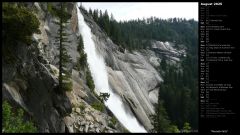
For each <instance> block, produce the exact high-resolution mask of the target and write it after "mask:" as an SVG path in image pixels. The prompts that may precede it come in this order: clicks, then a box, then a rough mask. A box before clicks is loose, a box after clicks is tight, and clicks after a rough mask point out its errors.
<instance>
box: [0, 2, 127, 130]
mask: <svg viewBox="0 0 240 135" xmlns="http://www.w3.org/2000/svg"><path fill="white" fill-rule="evenodd" d="M51 4H53V6H57V5H58V3H51ZM25 5H26V6H27V7H28V8H32V9H34V14H36V16H37V18H38V19H39V21H40V30H41V34H34V35H33V37H32V39H33V40H34V42H33V44H32V45H31V46H27V45H25V44H21V43H18V44H17V45H16V47H15V48H14V49H13V50H11V51H12V54H14V55H15V57H16V60H15V62H14V63H8V62H6V61H4V60H3V61H2V94H3V100H8V101H9V102H11V103H12V104H13V105H15V106H17V107H21V108H23V109H24V110H25V111H26V112H27V114H28V117H31V118H32V120H33V122H34V123H35V124H36V126H37V128H38V131H39V132H51V133H54V132H57V133H63V132H94V133H98V132H122V131H123V126H122V125H121V124H120V123H119V122H116V123H115V124H114V125H113V126H112V127H109V119H111V118H112V115H111V114H110V113H109V112H108V111H107V110H106V109H105V110H104V111H103V112H99V111H97V110H95V109H94V108H92V107H91V105H90V104H91V103H92V102H95V101H98V99H97V98H96V96H95V95H94V94H93V93H92V92H91V91H90V90H89V88H88V87H87V86H86V81H85V78H84V76H81V75H80V74H83V73H82V71H76V70H73V72H72V81H73V90H72V91H67V92H64V93H60V92H59V91H58V89H57V86H58V79H57V77H58V61H59V60H58V53H59V51H58V49H57V45H56V44H55V36H56V34H57V30H58V27H57V25H56V24H55V23H54V21H56V18H55V17H54V16H52V15H51V14H50V13H49V12H48V8H47V3H38V2H34V3H25ZM67 10H68V12H69V13H71V15H72V17H71V20H70V23H69V24H67V31H66V33H67V34H69V40H70V41H71V43H70V44H68V45H67V50H68V53H69V54H70V56H71V59H72V61H73V62H72V63H71V64H69V67H68V68H71V69H72V68H73V67H74V65H75V64H76V62H77V59H78V57H79V54H78V52H77V43H78V38H77V37H78V33H77V32H78V28H77V27H78V25H77V11H76V8H75V3H68V4H67ZM98 102H99V101H98ZM83 106H84V107H85V109H84V110H83V109H82V108H81V107H83ZM110 115H111V116H110ZM116 127H118V128H116Z"/></svg>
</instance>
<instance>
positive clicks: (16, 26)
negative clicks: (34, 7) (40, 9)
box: [2, 2, 40, 45]
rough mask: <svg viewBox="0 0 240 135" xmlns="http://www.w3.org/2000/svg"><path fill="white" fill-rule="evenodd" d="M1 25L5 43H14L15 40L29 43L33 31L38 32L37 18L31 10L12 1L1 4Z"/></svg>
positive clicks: (38, 23)
mask: <svg viewBox="0 0 240 135" xmlns="http://www.w3.org/2000/svg"><path fill="white" fill-rule="evenodd" d="M2 7H3V9H2V26H3V31H2V32H3V37H4V41H5V44H7V45H9V44H11V45H14V44H16V43H17V42H19V41H20V42H23V43H26V44H28V45H29V44H31V43H32V40H31V36H32V34H33V33H40V30H39V25H40V22H39V20H38V18H37V17H36V16H35V15H34V14H33V13H32V12H31V10H29V9H27V8H25V7H23V6H19V7H17V6H15V5H14V4H13V3H7V2H4V3H3V5H2Z"/></svg>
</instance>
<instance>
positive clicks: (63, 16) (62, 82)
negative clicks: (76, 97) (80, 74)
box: [55, 2, 72, 92]
mask: <svg viewBox="0 0 240 135" xmlns="http://www.w3.org/2000/svg"><path fill="white" fill-rule="evenodd" d="M59 6H60V7H59V9H58V8H56V9H55V12H56V17H57V18H58V22H55V23H56V24H57V25H58V26H59V29H58V36H56V39H57V40H56V41H57V42H58V43H59V47H58V49H59V91H60V92H63V91H65V90H71V89H72V82H71V80H70V79H69V78H70V76H71V71H67V67H66V64H67V63H68V62H70V56H69V55H68V53H67V50H66V45H67V44H66V43H69V41H68V40H67V39H68V38H67V36H68V35H67V33H66V32H65V29H66V24H67V23H68V20H69V19H70V15H69V14H68V13H67V12H66V5H65V3H63V2H61V3H60V5H59Z"/></svg>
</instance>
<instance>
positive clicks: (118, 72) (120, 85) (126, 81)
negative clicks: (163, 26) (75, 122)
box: [83, 12, 185, 131]
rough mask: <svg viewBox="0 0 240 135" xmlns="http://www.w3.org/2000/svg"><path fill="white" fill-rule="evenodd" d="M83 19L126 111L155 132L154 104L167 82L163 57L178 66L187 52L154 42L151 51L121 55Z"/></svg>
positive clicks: (94, 27)
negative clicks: (161, 68) (159, 69)
mask: <svg viewBox="0 0 240 135" xmlns="http://www.w3.org/2000/svg"><path fill="white" fill-rule="evenodd" d="M83 13H84V12H83ZM83 16H84V18H85V21H86V22H87V23H88V25H89V27H90V28H91V30H92V34H93V35H92V36H93V40H94V42H95V45H96V48H97V51H98V53H99V54H101V55H102V56H103V57H104V59H105V63H106V65H107V71H108V80H109V85H110V86H111V88H112V89H113V90H114V91H115V92H116V93H118V94H119V95H120V97H122V100H123V101H124V102H125V106H126V109H128V110H129V111H130V112H132V113H133V114H134V115H135V116H136V117H137V119H138V120H139V122H140V123H141V124H142V125H143V126H144V127H145V128H146V129H147V130H148V131H149V130H151V129H152V128H153V126H152V124H151V121H150V115H152V114H154V113H155V111H154V107H153V104H154V103H157V100H158V90H159V84H160V83H161V82H162V81H163V80H162V78H161V75H160V74H159V73H158V72H157V71H156V69H155V67H157V66H159V62H160V61H161V58H162V56H166V57H167V58H169V59H168V60H169V61H172V62H174V63H176V62H178V61H179V57H180V56H181V55H184V53H185V51H184V50H177V49H175V48H174V47H173V46H174V43H169V42H165V43H163V42H160V41H153V42H152V48H149V49H147V50H142V51H134V52H133V53H130V52H128V51H126V50H125V51H120V50H121V49H120V48H119V47H118V46H117V45H116V44H114V43H113V42H112V41H111V39H110V38H109V37H107V36H106V34H105V33H104V32H103V31H102V30H101V29H100V28H99V27H98V26H97V24H96V23H95V22H94V21H92V19H91V18H90V17H88V16H87V15H86V14H83Z"/></svg>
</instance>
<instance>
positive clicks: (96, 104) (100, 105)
mask: <svg viewBox="0 0 240 135" xmlns="http://www.w3.org/2000/svg"><path fill="white" fill-rule="evenodd" d="M91 106H92V108H94V109H96V110H98V111H100V112H103V110H104V107H105V106H104V104H103V103H101V102H94V103H93V104H92V105H91Z"/></svg>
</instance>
